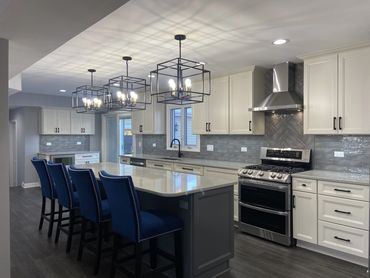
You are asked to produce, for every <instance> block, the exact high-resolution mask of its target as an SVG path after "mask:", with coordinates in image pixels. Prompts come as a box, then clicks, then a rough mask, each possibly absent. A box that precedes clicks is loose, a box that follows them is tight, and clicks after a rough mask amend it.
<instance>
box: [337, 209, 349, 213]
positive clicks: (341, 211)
mask: <svg viewBox="0 0 370 278" xmlns="http://www.w3.org/2000/svg"><path fill="white" fill-rule="evenodd" d="M334 211H335V212H337V213H343V214H351V212H350V211H343V210H339V209H335V210H334Z"/></svg>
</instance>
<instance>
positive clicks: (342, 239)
mask: <svg viewBox="0 0 370 278" xmlns="http://www.w3.org/2000/svg"><path fill="white" fill-rule="evenodd" d="M334 238H335V239H337V240H341V241H345V242H351V240H350V239H346V238H342V237H339V236H334Z"/></svg>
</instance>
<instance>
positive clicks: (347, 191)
mask: <svg viewBox="0 0 370 278" xmlns="http://www.w3.org/2000/svg"><path fill="white" fill-rule="evenodd" d="M334 191H338V192H345V193H351V190H349V189H339V188H334Z"/></svg>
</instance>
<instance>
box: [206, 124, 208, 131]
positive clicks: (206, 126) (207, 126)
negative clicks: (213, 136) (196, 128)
mask: <svg viewBox="0 0 370 278" xmlns="http://www.w3.org/2000/svg"><path fill="white" fill-rule="evenodd" d="M206 132H208V123H206Z"/></svg>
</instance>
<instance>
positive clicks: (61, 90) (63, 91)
mask: <svg viewBox="0 0 370 278" xmlns="http://www.w3.org/2000/svg"><path fill="white" fill-rule="evenodd" d="M59 92H61V93H65V92H67V90H64V89H60V90H59Z"/></svg>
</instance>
